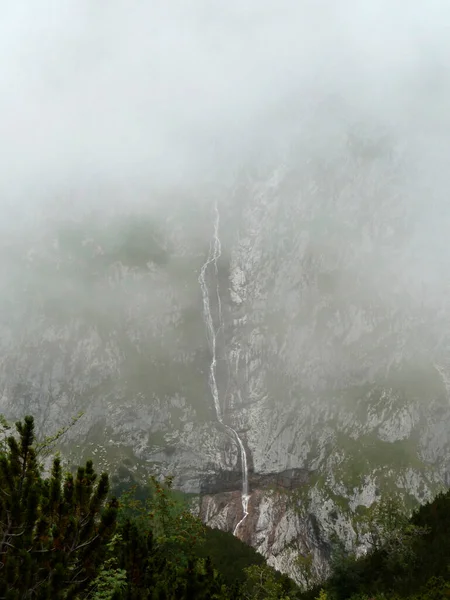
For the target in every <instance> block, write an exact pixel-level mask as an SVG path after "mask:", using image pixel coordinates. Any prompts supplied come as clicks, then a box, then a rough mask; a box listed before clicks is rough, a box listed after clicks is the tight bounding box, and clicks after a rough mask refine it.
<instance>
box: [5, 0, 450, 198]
mask: <svg viewBox="0 0 450 600" xmlns="http://www.w3.org/2000/svg"><path fill="white" fill-rule="evenodd" d="M449 16H450V9H449V7H448V6H447V3H445V2H444V1H438V0H435V1H432V2H427V3H426V4H425V3H423V2H419V1H417V0H413V1H412V2H410V3H409V4H408V6H407V7H406V6H405V5H404V3H403V2H400V1H398V2H387V1H382V2H376V3H375V2H373V1H349V0H347V1H344V2H340V3H339V6H337V5H335V3H333V2H331V0H322V1H320V2H317V1H314V2H313V1H305V0H303V1H301V2H294V1H287V0H281V1H276V2H275V1H274V0H265V1H263V2H250V3H245V4H244V5H243V4H242V3H241V2H238V1H236V0H232V1H231V2H227V3H226V4H225V5H224V4H223V3H221V2H211V1H206V0H203V1H200V0H195V1H194V2H190V3H187V2H183V1H181V0H176V1H174V2H170V3H167V2H162V1H154V2H151V3H145V2H132V3H129V2H124V1H120V0H115V1H114V2H109V3H107V4H106V3H96V4H95V5H93V4H92V3H91V2H88V1H87V0H82V1H81V2H75V1H72V2H65V3H64V4H61V3H58V2H56V1H51V0H45V1H44V2H43V3H41V4H40V5H39V7H38V6H36V5H35V4H34V3H33V2H30V1H24V2H21V3H19V4H17V5H9V6H8V7H5V8H4V9H3V14H2V19H1V23H0V40H1V41H0V55H1V59H0V61H1V62H0V88H1V90H2V93H1V97H0V149H1V156H2V161H1V167H0V169H1V170H0V189H1V190H2V194H1V195H2V202H3V203H4V202H6V201H7V200H8V198H10V199H11V198H12V199H13V200H11V201H13V202H14V203H17V202H19V201H22V202H25V201H27V202H28V203H30V202H31V203H33V201H34V202H39V201H42V198H46V197H47V198H48V197H49V196H57V195H58V193H59V194H60V193H61V190H67V189H73V188H76V189H86V187H87V188H89V187H90V186H99V185H109V186H115V187H116V188H120V189H122V190H124V194H125V195H126V196H127V200H126V201H127V202H130V201H131V196H132V195H133V194H132V193H129V192H130V190H133V189H136V188H137V189H142V188H143V189H159V190H161V189H163V190H164V189H167V188H176V189H179V188H180V187H185V186H187V187H190V188H191V189H192V188H193V187H195V186H196V185H198V184H200V183H204V182H211V181H212V182H216V181H227V182H229V181H230V179H232V178H233V176H234V174H235V172H236V170H238V169H239V168H241V167H242V165H243V164H249V163H251V162H252V161H256V160H258V157H260V156H261V153H263V154H266V155H269V156H271V155H273V156H275V157H276V152H279V151H281V152H283V151H286V148H289V146H290V144H292V143H293V142H294V141H295V140H296V139H299V138H301V136H302V131H303V130H304V128H305V127H307V124H308V121H309V120H310V118H311V114H312V113H313V112H314V110H315V108H316V107H317V105H318V104H320V103H323V102H324V101H328V102H329V103H330V108H331V109H332V107H333V99H334V101H335V102H340V103H341V104H342V105H343V106H345V113H346V114H345V118H346V119H347V120H349V121H351V120H361V119H362V120H365V121H367V122H373V123H374V126H375V128H379V127H384V128H387V129H389V130H390V131H393V132H394V133H395V135H396V136H398V138H399V140H400V141H401V142H403V143H405V144H407V145H408V146H410V147H413V148H414V149H415V152H416V153H417V155H418V156H419V157H420V159H421V162H422V163H423V169H424V170H425V171H426V172H427V173H429V174H431V172H433V175H434V176H435V171H437V172H440V166H441V165H442V162H443V156H444V153H445V152H446V151H447V150H448V138H449V136H448V133H449V131H450V116H449V112H448V110H447V108H446V107H447V106H448V101H449V99H450V87H449V75H448V73H449V71H448V67H449V64H448V62H449V59H448V57H449V56H450V36H449V35H448V27H447V23H448V17H449ZM340 118H342V117H340ZM338 126H339V122H337V119H333V118H330V117H328V118H327V119H326V120H325V122H324V123H323V124H322V127H319V128H317V130H316V131H315V134H314V138H315V139H314V140H313V145H314V144H315V145H317V144H318V145H319V146H321V147H322V152H324V153H326V152H327V147H328V146H329V144H330V140H332V138H333V135H334V132H335V130H336V127H338ZM436 161H437V162H436ZM437 165H439V167H437ZM441 177H442V172H441ZM434 184H435V185H438V182H437V180H436V181H435V182H434ZM439 185H441V184H439ZM80 196H82V194H80ZM20 199H21V200H20Z"/></svg>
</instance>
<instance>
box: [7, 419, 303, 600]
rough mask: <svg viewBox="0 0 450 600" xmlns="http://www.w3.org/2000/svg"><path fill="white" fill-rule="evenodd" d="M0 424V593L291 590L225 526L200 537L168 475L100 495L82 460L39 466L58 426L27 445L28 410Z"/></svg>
mask: <svg viewBox="0 0 450 600" xmlns="http://www.w3.org/2000/svg"><path fill="white" fill-rule="evenodd" d="M0 429H1V433H2V435H3V438H4V439H3V442H2V445H1V446H0V600H1V599H4V600H19V599H20V600H22V599H23V600H26V599H31V598H33V599H37V600H50V599H51V600H53V599H55V600H70V599H72V600H85V599H86V600H87V599H89V600H144V599H145V600H147V599H150V600H194V599H195V600H197V599H198V600H244V599H247V600H249V599H254V600H259V599H264V600H294V598H297V592H298V588H297V587H296V586H295V584H294V583H293V582H292V581H291V580H289V578H287V577H286V576H283V575H281V574H280V573H278V572H276V571H275V570H274V569H272V568H270V567H268V566H267V565H266V564H264V561H263V559H262V557H260V556H259V555H256V553H255V552H254V550H252V549H250V548H247V547H246V546H245V545H244V544H242V542H240V541H239V540H237V539H236V538H234V536H232V535H231V534H227V533H225V532H220V534H219V537H217V536H218V534H217V532H215V533H213V532H212V531H211V530H210V531H209V542H208V543H207V540H208V534H207V533H206V531H207V530H206V528H205V527H204V525H203V524H202V523H201V522H200V520H199V519H197V518H195V517H194V516H193V515H192V514H191V513H190V512H189V510H188V509H187V506H186V503H185V502H183V499H182V497H180V495H179V494H176V493H175V492H174V491H173V490H172V480H171V479H170V478H169V479H166V481H164V482H163V483H160V482H159V481H157V479H155V478H151V479H150V481H149V484H148V487H147V489H146V491H145V494H142V490H140V492H141V494H140V496H141V497H138V496H139V494H138V492H139V491H138V490H137V489H131V490H129V491H128V492H126V493H125V494H124V495H123V497H122V499H121V501H120V503H119V502H118V501H117V500H115V499H114V498H112V499H109V500H108V493H109V480H108V475H107V474H102V475H101V476H100V477H97V474H96V473H95V471H94V468H93V464H92V461H87V462H86V464H85V466H79V467H78V468H77V469H76V471H75V474H71V473H66V474H65V473H63V471H62V467H61V461H60V458H59V457H58V456H56V457H55V458H54V460H53V465H52V469H51V472H50V473H48V474H46V475H44V474H43V468H42V465H40V464H39V460H38V456H39V452H42V450H48V449H49V448H52V447H53V444H54V443H55V442H56V441H57V440H58V439H59V438H60V436H61V435H62V433H63V432H58V433H57V434H56V435H55V436H52V437H50V438H47V439H46V440H45V441H44V443H43V444H36V443H35V436H34V421H33V418H32V417H25V419H24V421H23V422H18V423H16V432H17V433H16V435H8V434H9V432H10V428H9V425H8V424H7V423H6V421H5V420H3V419H2V420H0ZM41 455H42V454H41ZM219 539H220V545H221V546H222V547H221V548H220V552H218V551H217V548H215V547H214V544H212V541H213V540H214V541H217V540H219ZM208 549H210V550H212V554H213V555H214V560H213V559H212V558H211V557H210V556H209V553H208ZM227 553H228V558H229V562H228V565H227V566H226V567H225V568H224V565H223V564H222V562H223V561H222V558H223V557H224V556H225V555H226V554H227ZM241 558H242V562H241ZM231 561H234V564H233V565H232V564H231ZM221 569H223V571H224V573H226V577H227V582H225V580H224V578H223V576H222V573H221ZM227 583H228V585H227Z"/></svg>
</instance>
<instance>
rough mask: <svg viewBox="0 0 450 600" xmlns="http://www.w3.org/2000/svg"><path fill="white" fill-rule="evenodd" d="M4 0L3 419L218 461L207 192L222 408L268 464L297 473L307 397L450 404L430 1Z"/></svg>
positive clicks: (0, 102)
mask: <svg viewBox="0 0 450 600" xmlns="http://www.w3.org/2000/svg"><path fill="white" fill-rule="evenodd" d="M4 4H6V6H4V7H2V14H1V19H0V381H1V382H2V386H1V387H0V412H5V414H8V415H12V416H21V415H23V414H27V413H28V414H36V416H37V418H38V421H39V427H40V428H42V430H49V429H50V430H52V429H53V426H54V425H55V424H58V425H62V424H64V423H66V422H67V418H68V415H70V416H72V415H74V414H76V413H77V412H78V410H80V409H84V410H86V411H87V414H88V417H87V418H86V419H85V420H84V421H83V423H82V424H81V425H80V427H82V428H83V435H86V436H87V435H88V433H89V432H90V431H91V427H92V430H94V429H95V427H97V431H96V433H95V436H96V441H98V440H100V441H102V442H103V441H104V436H105V435H106V433H104V432H106V429H105V427H106V426H109V427H112V429H113V430H114V435H117V438H114V439H117V440H118V442H117V444H119V442H120V444H122V445H123V446H124V447H125V446H126V447H127V448H132V449H133V451H135V456H133V460H134V459H135V458H136V456H138V457H139V459H142V460H143V461H144V462H146V461H150V463H149V464H152V465H153V464H160V463H161V464H162V463H163V462H164V461H165V460H166V459H167V460H169V458H167V456H168V455H167V456H165V455H164V456H163V455H162V454H161V447H162V446H161V444H162V442H161V439H162V438H163V434H164V435H165V434H166V433H167V431H170V432H172V434H173V438H171V440H169V442H168V444H169V445H171V448H172V449H173V447H175V445H176V443H178V442H176V441H174V440H178V439H179V440H181V441H180V448H181V450H180V454H181V455H183V453H185V454H186V456H187V458H186V459H185V460H184V459H183V460H184V462H183V460H181V459H180V461H181V462H178V463H177V462H176V461H175V459H174V461H175V462H174V463H173V464H175V466H176V469H178V472H181V471H183V469H184V468H186V471H188V470H189V469H190V468H191V467H192V466H193V465H194V466H195V465H196V466H195V468H198V472H199V473H201V472H206V470H208V469H210V468H211V467H210V465H211V464H213V465H216V466H217V465H219V466H220V468H223V464H219V463H220V461H218V459H217V456H218V453H219V450H220V448H219V446H220V443H222V445H223V448H225V449H227V452H228V450H229V445H230V443H229V439H228V438H227V437H226V436H225V438H224V439H222V441H220V439H219V437H220V435H219V434H217V435H218V436H219V437H218V438H215V437H213V438H211V440H209V442H208V440H207V435H209V433H210V432H212V435H215V434H214V431H215V429H214V427H213V426H212V427H210V428H208V429H207V428H205V429H201V424H202V422H205V421H208V422H209V423H211V422H213V423H216V424H217V418H216V416H215V415H214V410H213V403H212V398H211V389H210V388H209V387H208V370H209V369H210V365H211V346H212V344H211V338H212V334H211V332H210V333H209V340H208V334H207V331H206V329H205V322H206V318H205V313H203V314H202V295H201V290H200V285H199V273H200V272H201V267H202V265H204V264H205V261H206V260H207V257H208V249H209V248H211V247H212V246H210V242H211V239H212V236H213V231H214V225H215V224H216V225H217V222H216V223H214V222H213V219H214V213H213V211H212V208H213V204H214V200H216V199H217V198H219V201H218V204H219V205H220V228H218V232H219V235H220V242H221V251H222V254H221V256H220V260H218V262H217V263H214V261H213V260H210V265H211V268H210V270H208V272H207V273H206V278H205V286H206V287H207V288H208V290H209V292H210V293H211V319H212V321H213V324H214V326H215V329H214V332H215V335H216V336H217V348H216V350H217V373H216V376H217V385H218V394H219V397H220V402H221V406H222V408H224V411H225V409H226V408H227V407H231V408H232V409H234V408H236V407H237V410H236V413H238V412H240V413H242V414H240V415H238V417H239V419H240V422H239V423H238V421H239V419H238V417H236V414H234V415H232V416H231V417H230V419H235V420H236V422H234V421H231V420H230V422H232V423H233V427H234V426H236V427H237V426H238V425H239V427H242V429H244V430H245V428H247V429H246V431H247V433H246V434H245V435H246V436H247V437H246V443H247V442H248V447H249V452H250V454H252V453H253V452H255V456H256V454H257V452H260V459H261V460H260V463H259V465H260V466H261V465H262V464H263V465H264V464H265V465H266V467H267V469H268V470H270V469H272V470H275V469H278V468H279V469H280V470H282V469H284V468H286V466H299V465H300V466H303V465H302V464H301V458H299V457H301V456H306V453H305V452H306V451H305V447H303V446H302V444H307V443H309V442H308V441H307V440H308V439H309V438H308V436H309V435H310V434H311V435H313V434H314V435H315V432H314V431H313V429H314V427H316V421H315V420H314V419H313V420H311V421H308V419H306V420H305V425H304V427H306V428H307V427H309V425H308V423H309V422H310V423H311V431H309V430H308V431H306V429H304V430H303V429H302V432H301V433H300V434H299V435H298V436H297V433H298V431H300V428H301V427H303V424H302V423H301V414H302V413H301V412H300V411H297V408H298V407H299V406H300V405H301V403H302V402H303V404H304V405H308V407H313V406H315V403H316V402H317V403H318V402H319V400H318V396H319V394H323V396H322V397H323V398H324V399H325V401H326V402H328V401H329V400H330V398H331V399H332V400H333V402H336V403H337V400H336V395H335V390H336V389H338V388H339V389H344V392H342V397H341V400H343V401H346V400H348V399H350V400H349V402H348V403H347V406H350V410H352V407H353V404H356V403H357V402H359V401H360V400H361V398H360V397H359V396H358V393H359V392H358V391H357V392H355V393H353V395H352V394H348V397H346V393H345V390H346V389H350V388H351V387H352V386H354V387H355V386H356V387H357V386H363V385H365V384H367V385H368V386H370V385H372V384H373V385H374V386H375V384H378V383H379V382H381V383H380V385H384V386H385V387H389V385H391V384H390V383H389V382H391V383H392V381H395V382H396V383H395V385H397V383H398V381H400V384H398V387H399V388H401V386H404V389H406V388H407V387H408V386H406V385H404V384H405V380H408V381H409V380H411V381H413V384H411V385H410V386H409V388H408V394H409V390H410V389H411V388H414V389H413V392H411V396H408V401H409V399H410V398H413V399H414V400H416V399H417V398H418V396H419V395H420V394H422V392H420V394H419V392H417V391H416V389H415V388H417V386H416V382H417V380H418V379H419V378H420V377H422V375H421V373H425V374H426V376H423V378H422V379H423V382H422V383H423V385H422V387H421V388H420V389H421V390H424V389H425V392H424V393H423V394H422V395H421V397H420V398H419V401H421V402H423V404H426V403H427V402H428V401H431V400H430V399H433V398H437V397H439V398H441V399H442V397H443V394H442V389H443V388H442V386H443V385H444V384H445V386H447V390H448V391H449V392H450V383H448V382H450V365H449V363H448V359H447V356H448V348H449V347H450V334H448V332H447V330H446V327H445V323H447V322H448V320H449V318H450V295H449V294H448V283H447V282H448V273H449V269H450V252H449V250H448V241H447V239H448V232H449V231H450V203H449V189H450V168H449V164H448V163H449V157H450V110H449V107H450V30H449V23H450V5H449V3H448V0H441V1H438V0H428V1H427V2H425V1H424V0H423V1H419V0H410V1H409V2H406V1H405V0H390V1H388V0H341V1H340V2H337V1H336V0H289V1H288V0H258V1H257V0H250V1H249V2H242V0H227V1H225V2H224V1H220V2H219V1H217V0H191V2H186V1H183V0H151V1H147V2H143V1H137V0H136V1H134V2H133V1H130V0H127V1H125V0H109V1H106V0H104V1H103V2H101V1H100V0H95V1H94V0H67V1H65V2H61V0H59V1H57V0H41V2H39V3H37V2H35V0H22V2H16V3H13V2H8V3H4ZM280 174H281V175H280ZM274 182H275V183H274ZM217 247H218V244H217V240H216V249H217ZM211 256H212V255H210V258H211ZM213 264H215V266H217V269H216V270H214V269H213V267H212V265H213ZM233 286H234V287H233ZM205 289H206V288H205ZM230 290H231V291H230ZM222 309H223V315H222V314H221V312H220V311H221V310H222ZM203 310H205V309H204V306H203ZM208 341H209V342H210V345H208ZM417 367H421V368H422V371H420V370H419V369H418V368H417ZM439 369H440V370H439ZM396 370H397V371H396ZM438 370H439V372H438ZM393 372H395V373H394V375H395V376H394V375H392V373H393ZM416 372H417V373H419V375H417V377H416V378H415V379H414V377H412V374H413V375H416ZM405 373H406V375H405ZM436 381H437V383H436ZM430 382H431V383H430ZM443 382H444V383H443ZM392 385H394V384H392ZM402 389H403V388H402ZM305 390H307V391H306V392H305ZM330 390H331V392H330ZM436 390H437V391H436ZM405 394H406V392H405ZM439 394H441V395H440V396H439ZM375 395H376V394H375ZM447 396H448V393H447ZM399 397H401V398H403V397H404V396H402V395H401V394H399ZM355 398H356V400H354V399H355ZM367 398H368V397H367V396H366V397H365V399H366V400H367ZM362 400H364V398H363V399H362ZM367 401H368V400H367ZM445 402H446V403H447V399H446V398H445ZM258 403H260V404H258ZM352 403H353V404H352ZM259 406H264V407H265V408H264V410H265V409H266V408H267V410H268V411H269V412H268V413H264V412H263V410H261V412H260V413H258V410H259ZM279 406H281V407H282V408H283V409H285V410H281V411H280V414H281V417H282V419H289V418H290V417H289V414H288V408H289V406H291V407H292V406H293V407H294V409H293V412H294V413H296V411H297V413H298V415H300V416H299V417H298V419H299V421H295V425H292V435H293V436H294V437H295V439H296V440H297V441H296V442H295V443H296V444H298V445H297V446H292V448H293V449H291V450H289V452H287V450H286V448H287V446H286V447H284V448H283V446H282V444H281V442H280V444H281V445H280V448H281V450H280V452H279V453H278V450H276V444H274V445H273V447H272V442H273V441H274V439H275V438H276V439H278V441H279V440H281V438H282V436H279V435H278V434H279V432H283V427H284V426H283V425H282V423H281V420H282V419H281V420H280V429H279V430H278V429H276V428H277V427H278V425H277V423H278V416H279V415H275V416H274V418H272V416H273V415H274V413H273V412H271V411H277V410H278V407H279ZM330 406H331V401H330ZM241 407H242V408H244V410H240V409H241ZM255 407H256V408H255ZM318 410H319V409H318ZM246 411H247V412H246ZM250 411H254V412H253V413H252V414H253V416H252V415H251V414H250ZM258 414H259V416H258ZM324 414H325V413H324ZM248 415H250V417H251V418H248V423H246V422H245V421H246V419H247V417H248ZM255 415H256V417H255ZM261 415H263V417H262V419H263V420H264V421H265V424H267V425H268V427H269V428H270V427H271V426H272V422H273V424H274V429H270V431H269V430H267V431H266V430H265V429H264V427H265V424H264V427H263V426H262V425H261V423H262V421H258V419H259V418H260V417H261ZM267 415H269V416H267ZM327 418H328V417H327ZM414 418H415V417H414ZM255 419H256V420H255ZM411 419H412V420H414V419H413V418H412V417H411ZM105 423H106V425H105ZM199 423H200V425H199ZM258 423H259V425H258ZM286 423H287V421H286ZM317 423H318V421H317ZM192 424H195V426H197V425H199V429H195V427H194V426H192V428H191V429H190V430H189V431H188V428H187V425H189V426H191V425H192ZM250 424H251V425H250ZM255 424H256V425H255ZM185 425H186V431H185V430H184V429H183V428H184V426H185ZM289 427H291V424H289ZM317 427H319V426H317ZM296 428H297V429H296ZM447 430H448V428H447ZM264 431H266V433H264ZM161 432H162V433H161ZM180 432H181V433H180ZM208 432H209V433H208ZM305 432H306V433H305ZM311 432H312V433H311ZM89 434H90V433H89ZM222 434H223V431H222ZM107 435H108V439H109V435H110V434H109V433H108V434H107ZM111 435H113V434H112V433H111ZM406 435H407V434H406ZM152 436H154V437H153V438H152ZM158 436H159V437H158ZM183 436H185V437H183ZM252 436H253V437H252ZM277 436H278V437H277ZM164 439H166V438H164ZM158 440H159V441H158ZM199 440H200V441H199ZM202 440H203V441H202ZM205 440H206V441H205ZM305 440H306V441H305ZM166 441H167V440H166ZM266 443H267V446H265V444H266ZM217 444H219V446H218V445H217ZM155 448H156V449H155ZM288 454H289V456H288ZM266 455H267V457H269V458H268V459H267V462H265V460H266V458H265V457H266ZM161 456H162V458H161ZM287 456H288V458H286V457H287ZM308 456H309V450H308ZM116 458H117V461H118V462H120V461H121V460H122V458H123V457H122V456H118V457H116ZM253 458H254V456H253V454H252V460H253ZM257 459H258V457H257V456H256V459H255V463H254V464H258V462H257ZM114 460H115V459H114ZM170 460H172V459H170ZM177 460H178V458H177ZM233 460H234V458H233V456H232V455H231V454H230V455H229V456H228V457H227V459H226V461H225V462H226V466H227V468H228V467H229V468H231V467H232V466H233V464H235V463H233ZM152 461H153V462H152ZM208 461H209V462H208ZM227 461H228V462H227ZM183 465H184V466H183ZM147 467H148V465H147ZM174 468H175V467H174ZM217 468H219V467H217ZM202 470H203V471H202Z"/></svg>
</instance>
